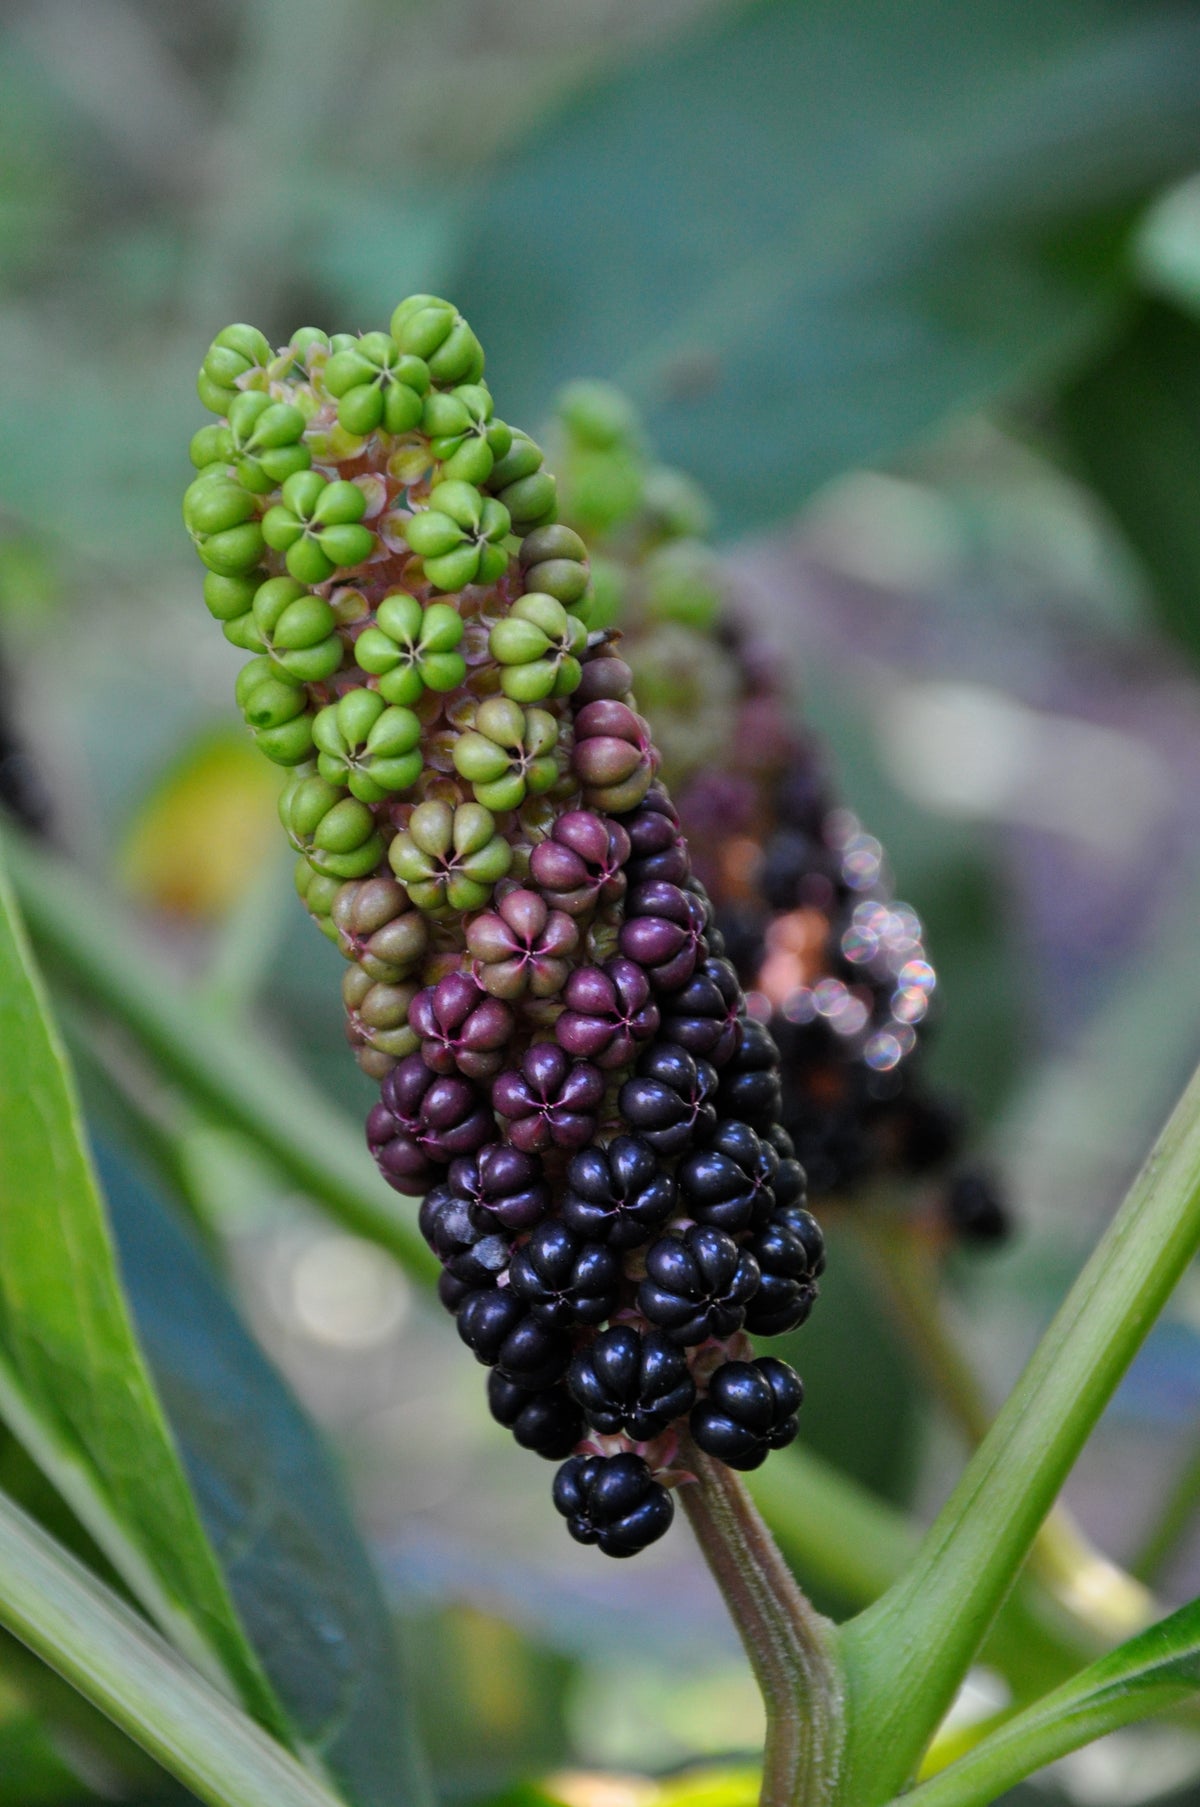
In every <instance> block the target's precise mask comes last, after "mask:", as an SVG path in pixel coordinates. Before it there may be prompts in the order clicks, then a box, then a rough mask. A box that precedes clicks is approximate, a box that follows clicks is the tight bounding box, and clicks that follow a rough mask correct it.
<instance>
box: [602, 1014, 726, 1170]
mask: <svg viewBox="0 0 1200 1807" xmlns="http://www.w3.org/2000/svg"><path fill="white" fill-rule="evenodd" d="M716 1088H717V1075H716V1070H715V1069H714V1068H713V1067H711V1066H709V1064H708V1062H707V1061H705V1060H693V1058H692V1056H691V1055H690V1054H689V1053H688V1051H687V1049H686V1048H681V1047H679V1046H678V1045H677V1044H676V1043H673V1042H658V1043H656V1044H655V1046H654V1047H652V1048H649V1049H647V1051H646V1053H645V1054H643V1055H642V1057H641V1059H640V1060H639V1062H638V1065H637V1072H636V1074H635V1076H634V1078H632V1079H627V1080H626V1081H625V1083H624V1085H623V1086H622V1087H621V1090H620V1092H619V1094H618V1097H617V1108H618V1109H619V1110H620V1113H621V1115H622V1117H623V1118H624V1119H625V1121H626V1122H627V1123H628V1124H629V1125H630V1127H631V1128H632V1129H633V1130H635V1131H636V1132H637V1134H638V1135H639V1136H640V1137H641V1139H642V1140H643V1141H644V1142H647V1143H649V1145H650V1147H651V1148H652V1149H653V1150H654V1151H655V1153H657V1154H661V1155H675V1154H682V1153H683V1151H684V1150H685V1149H686V1148H690V1147H691V1145H692V1143H693V1142H702V1141H703V1140H704V1139H705V1138H706V1137H707V1135H708V1134H709V1133H710V1132H711V1130H712V1129H713V1128H714V1127H715V1125H716V1120H717V1117H716V1111H715V1110H714V1109H713V1106H712V1104H711V1103H710V1099H711V1098H712V1097H713V1095H714V1093H715V1092H716Z"/></svg>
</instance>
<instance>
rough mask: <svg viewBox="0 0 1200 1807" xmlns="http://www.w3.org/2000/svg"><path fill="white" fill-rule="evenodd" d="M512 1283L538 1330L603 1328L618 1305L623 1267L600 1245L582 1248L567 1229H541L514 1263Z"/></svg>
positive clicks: (548, 1226) (546, 1226)
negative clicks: (542, 1327)
mask: <svg viewBox="0 0 1200 1807" xmlns="http://www.w3.org/2000/svg"><path fill="white" fill-rule="evenodd" d="M509 1280H510V1284H511V1286H512V1290H513V1292H515V1293H516V1294H517V1295H518V1297H519V1298H521V1299H523V1300H524V1301H525V1303H526V1305H527V1306H528V1308H529V1310H530V1311H531V1312H532V1313H533V1315H534V1317H535V1318H536V1319H537V1321H538V1323H539V1324H548V1325H550V1326H551V1328H554V1329H562V1330H565V1329H568V1328H569V1327H570V1326H571V1325H573V1324H599V1323H601V1322H602V1321H603V1320H604V1319H605V1318H607V1317H609V1316H610V1315H611V1313H612V1311H613V1310H614V1308H615V1306H616V1303H617V1295H618V1292H619V1289H620V1285H621V1263H620V1260H619V1259H618V1257H617V1256H616V1255H615V1254H614V1253H613V1251H612V1249H610V1248H607V1247H605V1245H604V1244H603V1243H601V1242H584V1241H583V1240H582V1239H581V1238H580V1237H578V1236H577V1235H576V1234H575V1233H574V1231H573V1230H570V1229H568V1227H567V1225H566V1224H565V1223H559V1222H557V1221H555V1220H551V1221H550V1222H547V1223H542V1224H539V1225H538V1226H537V1228H536V1230H534V1231H533V1233H532V1235H531V1236H530V1238H529V1241H528V1242H526V1243H524V1244H522V1246H521V1247H520V1248H519V1249H518V1250H517V1251H516V1253H515V1255H514V1256H513V1258H512V1267H511V1270H510V1273H509Z"/></svg>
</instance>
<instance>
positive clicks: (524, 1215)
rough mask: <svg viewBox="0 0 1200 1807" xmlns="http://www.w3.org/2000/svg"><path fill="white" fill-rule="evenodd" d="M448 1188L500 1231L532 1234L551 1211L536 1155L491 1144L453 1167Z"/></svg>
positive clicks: (452, 1165)
mask: <svg viewBox="0 0 1200 1807" xmlns="http://www.w3.org/2000/svg"><path fill="white" fill-rule="evenodd" d="M446 1184H447V1186H448V1188H449V1189H450V1190H451V1191H453V1192H454V1193H455V1194H456V1195H457V1196H458V1197H459V1198H460V1199H461V1200H462V1201H463V1203H464V1204H466V1205H468V1206H469V1207H470V1208H471V1209H472V1210H473V1211H474V1212H476V1213H477V1214H478V1215H480V1216H482V1217H484V1218H485V1219H488V1220H490V1221H491V1222H492V1223H493V1225H494V1226H495V1227H497V1228H503V1229H505V1230H509V1231H514V1230H529V1229H532V1227H533V1225H534V1224H536V1223H540V1222H541V1221H542V1219H543V1217H545V1215H546V1213H547V1211H548V1210H549V1209H550V1190H549V1187H548V1186H547V1185H546V1182H545V1178H544V1175H543V1173H542V1164H541V1162H540V1161H539V1159H538V1157H537V1155H534V1154H524V1153H523V1152H522V1151H521V1149H519V1148H513V1147H511V1146H510V1145H509V1144H508V1143H507V1142H492V1143H490V1144H489V1145H488V1146H487V1147H486V1148H481V1149H480V1150H479V1153H478V1154H476V1155H469V1156H465V1157H463V1158H462V1159H460V1160H457V1161H452V1162H451V1163H450V1171H449V1173H448V1174H447V1175H446Z"/></svg>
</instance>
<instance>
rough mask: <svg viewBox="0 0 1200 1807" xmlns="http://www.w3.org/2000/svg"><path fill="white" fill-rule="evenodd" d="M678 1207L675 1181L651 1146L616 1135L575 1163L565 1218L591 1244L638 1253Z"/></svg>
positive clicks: (577, 1157) (570, 1171)
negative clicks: (636, 1249) (601, 1244)
mask: <svg viewBox="0 0 1200 1807" xmlns="http://www.w3.org/2000/svg"><path fill="white" fill-rule="evenodd" d="M675 1205H676V1186H675V1181H674V1179H673V1178H672V1176H671V1175H670V1174H669V1173H667V1172H666V1171H665V1169H664V1168H663V1167H661V1166H660V1165H659V1161H658V1157H657V1155H656V1154H655V1153H654V1150H653V1149H652V1148H651V1147H650V1145H649V1144H648V1143H647V1142H643V1141H642V1140H640V1138H639V1137H637V1136H615V1137H614V1138H613V1140H612V1141H611V1142H609V1143H608V1144H607V1145H606V1146H605V1147H603V1148H598V1147H593V1148H584V1149H581V1151H580V1152H579V1154H577V1155H575V1156H574V1157H573V1158H572V1160H571V1164H570V1166H569V1167H568V1168H567V1190H566V1192H565V1194H564V1196H563V1201H562V1204H561V1206H560V1214H561V1216H562V1220H563V1222H564V1223H567V1224H569V1225H570V1226H571V1228H572V1229H573V1230H575V1231H577V1232H578V1234H579V1235H580V1236H584V1237H586V1238H587V1239H588V1240H589V1241H590V1242H607V1243H608V1244H609V1245H610V1246H611V1247H612V1248H614V1249H633V1248H637V1247H638V1246H639V1244H641V1243H644V1242H649V1241H650V1239H651V1237H652V1236H654V1235H655V1234H656V1233H657V1232H658V1231H659V1230H660V1229H661V1228H662V1226H663V1225H664V1224H665V1223H666V1221H667V1219H668V1218H669V1217H670V1216H671V1215H672V1213H673V1212H674V1210H675Z"/></svg>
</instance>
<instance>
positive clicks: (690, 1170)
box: [676, 1122, 779, 1236]
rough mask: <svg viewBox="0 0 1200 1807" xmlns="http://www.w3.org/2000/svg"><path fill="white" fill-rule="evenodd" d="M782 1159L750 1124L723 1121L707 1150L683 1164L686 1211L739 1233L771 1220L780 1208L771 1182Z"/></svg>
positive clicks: (682, 1190) (681, 1182) (679, 1174)
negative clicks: (776, 1209)
mask: <svg viewBox="0 0 1200 1807" xmlns="http://www.w3.org/2000/svg"><path fill="white" fill-rule="evenodd" d="M778 1165H779V1157H778V1156H777V1155H776V1153H775V1150H774V1149H773V1148H772V1147H771V1146H770V1144H769V1143H764V1142H761V1141H760V1140H759V1138H758V1136H756V1135H755V1133H754V1131H753V1130H752V1129H751V1128H750V1126H749V1124H747V1123H734V1122H724V1123H718V1125H717V1128H716V1129H715V1131H714V1132H713V1135H712V1137H711V1139H710V1141H709V1143H708V1145H707V1146H706V1147H705V1148H702V1149H693V1151H692V1152H691V1154H688V1155H685V1156H684V1157H683V1159H682V1160H681V1161H680V1163H679V1169H678V1172H677V1174H676V1178H677V1180H678V1182H679V1190H680V1195H681V1198H682V1202H683V1207H684V1210H685V1211H686V1212H687V1215H688V1216H689V1217H694V1218H695V1219H696V1220H697V1222H698V1223H711V1224H715V1225H716V1227H717V1228H718V1229H719V1230H727V1231H728V1232H729V1234H730V1235H734V1236H736V1235H737V1234H738V1233H739V1232H740V1231H742V1230H747V1229H749V1228H750V1227H751V1226H752V1225H753V1224H754V1223H756V1222H759V1221H761V1222H763V1223H765V1221H766V1219H767V1218H768V1217H769V1216H770V1213H771V1211H772V1209H773V1207H774V1203H775V1199H774V1195H773V1193H772V1191H771V1181H772V1179H773V1177H774V1174H775V1170H776V1168H777V1167H778Z"/></svg>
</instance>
